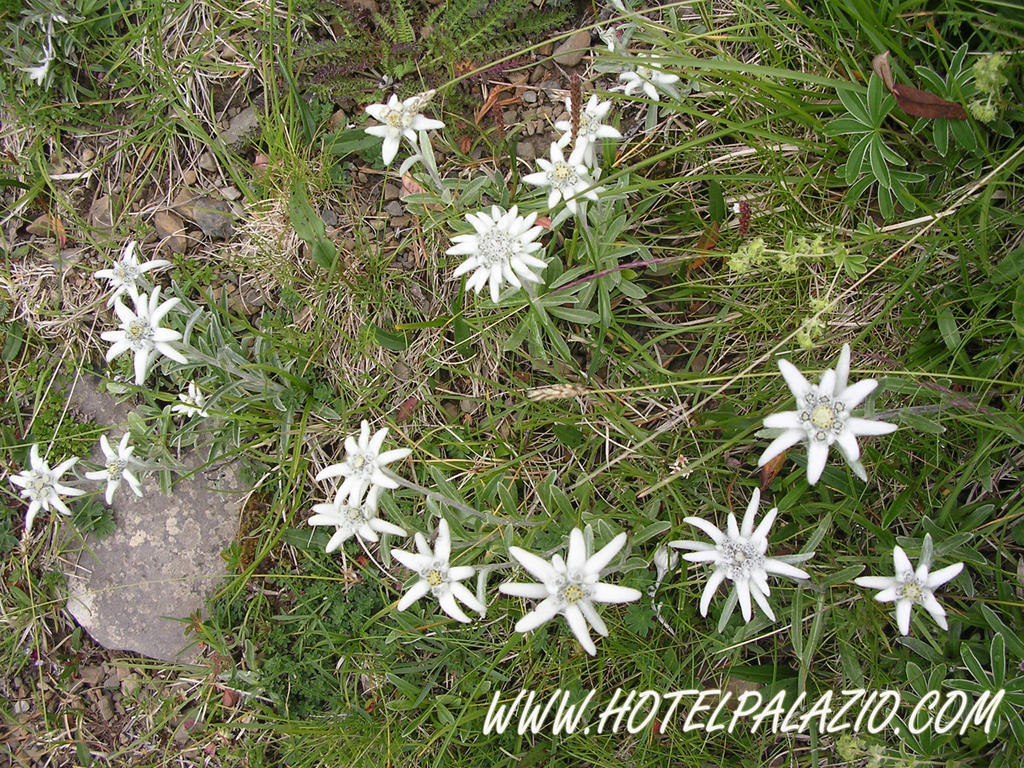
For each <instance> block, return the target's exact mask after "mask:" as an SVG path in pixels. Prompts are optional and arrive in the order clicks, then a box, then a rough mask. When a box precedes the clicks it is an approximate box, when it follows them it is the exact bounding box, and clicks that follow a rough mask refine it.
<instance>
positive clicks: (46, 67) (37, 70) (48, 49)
mask: <svg viewBox="0 0 1024 768" xmlns="http://www.w3.org/2000/svg"><path fill="white" fill-rule="evenodd" d="M51 35H52V30H51V28H50V27H49V25H48V26H47V30H46V40H45V42H44V43H43V51H42V53H43V58H42V61H40V62H39V64H37V65H36V66H34V67H19V69H20V70H21V71H22V72H25V73H27V74H28V76H29V79H30V80H31V81H32V82H34V83H35V84H36V85H38V86H39V87H40V88H42V87H43V85H44V84H45V83H46V76H47V75H48V74H49V73H50V64H52V63H53V59H54V53H53V39H52V37H51Z"/></svg>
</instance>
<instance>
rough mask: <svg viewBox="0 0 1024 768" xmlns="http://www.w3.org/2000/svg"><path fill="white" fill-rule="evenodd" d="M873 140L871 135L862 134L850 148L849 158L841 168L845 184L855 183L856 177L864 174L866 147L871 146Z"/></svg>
mask: <svg viewBox="0 0 1024 768" xmlns="http://www.w3.org/2000/svg"><path fill="white" fill-rule="evenodd" d="M873 138H874V135H873V134H870V133H867V134H864V135H863V136H862V137H861V138H860V139H858V140H857V143H856V144H854V145H853V146H852V147H851V148H850V156H849V157H847V158H846V164H845V165H844V166H843V175H844V176H845V177H846V183H847V184H853V183H854V182H856V181H857V177H858V176H860V175H861V174H862V173H863V172H864V162H865V160H866V157H867V152H868V147H869V146H871V143H872V140H873ZM858 196H859V195H858Z"/></svg>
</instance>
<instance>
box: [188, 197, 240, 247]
mask: <svg viewBox="0 0 1024 768" xmlns="http://www.w3.org/2000/svg"><path fill="white" fill-rule="evenodd" d="M187 215H188V217H189V218H190V219H192V221H194V222H195V223H196V224H198V225H199V228H200V229H201V230H203V234H205V235H206V236H207V237H209V238H212V239H214V240H227V239H228V238H230V237H231V235H233V234H234V232H235V220H234V214H233V213H232V212H231V206H230V205H228V203H227V201H226V200H220V199H218V198H216V197H209V196H206V197H200V198H198V199H197V200H195V201H193V202H192V204H191V205H190V206H189V209H188V214H187Z"/></svg>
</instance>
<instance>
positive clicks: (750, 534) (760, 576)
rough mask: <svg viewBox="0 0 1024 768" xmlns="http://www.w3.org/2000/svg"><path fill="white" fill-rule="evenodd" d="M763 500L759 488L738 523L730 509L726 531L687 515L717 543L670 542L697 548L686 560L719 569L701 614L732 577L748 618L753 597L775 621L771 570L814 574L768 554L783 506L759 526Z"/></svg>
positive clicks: (794, 574) (795, 576)
mask: <svg viewBox="0 0 1024 768" xmlns="http://www.w3.org/2000/svg"><path fill="white" fill-rule="evenodd" d="M760 503H761V491H760V490H758V489H757V488H755V489H754V495H753V496H751V498H750V503H749V504H748V505H747V511H746V514H744V515H743V524H742V525H740V526H737V525H736V516H735V515H734V514H732V513H731V512H730V513H729V517H728V520H727V522H728V524H727V526H726V530H725V531H724V532H723V531H721V530H719V529H718V528H716V527H715V526H714V525H712V524H711V523H709V522H708V521H707V520H702V519H701V518H699V517H687V518H685V520H684V521H683V522H686V523H689V524H690V525H692V526H695V527H697V528H700V529H701V530H702V531H704V533H706V534H707V535H708V536H710V537H711V541H713V542H714V543H713V544H708V543H706V542H702V541H670V542H669V546H670V547H675V548H676V549H689V550H693V551H691V552H687V553H686V554H685V555H683V559H684V560H688V561H689V562H691V563H711V564H713V565H714V568H715V569H714V570H713V571H712V572H711V576H709V577H708V583H707V586H705V587H704V593H703V594H702V595H701V598H700V615H701V616H707V615H708V606H709V605H710V604H711V598H712V597H713V596H714V594H715V590H717V589H718V587H719V585H720V584H721V583H722V582H723V581H725V580H726V579H728V580H729V581H731V582H732V583H733V586H734V587H735V588H736V594H737V597H739V601H740V611H741V612H742V613H743V620H744V621H747V622H749V621H750V619H751V616H752V615H753V611H752V610H751V603H750V598H751V597H753V598H754V602H756V603H757V604H758V605H759V606H760V607H761V610H762V611H764V612H765V615H767V616H768V618H769V619H771V620H772V621H775V613H774V612H773V611H772V607H771V605H769V604H768V595H769V594H771V592H770V590H769V588H768V574H769V573H774V574H776V575H778V576H785V577H787V578H790V579H808V578H810V576H808V574H807V572H806V571H803V570H801V569H800V568H797V567H795V566H793V565H791V564H790V563H788V562H786V559H787V558H786V557H780V558H776V557H768V531H770V530H771V527H772V523H774V522H775V517H776V515H778V513H779V510H778V509H776V508H774V507H773V508H772V509H770V510H769V511H768V514H766V515H765V516H764V518H763V519H762V520H761V522H760V524H759V525H758V526H757V527H756V528H755V527H754V517H755V515H756V514H757V508H758V505H759V504H760ZM790 557H792V556H790ZM800 557H801V558H803V559H805V560H806V559H809V558H810V555H801V556H800Z"/></svg>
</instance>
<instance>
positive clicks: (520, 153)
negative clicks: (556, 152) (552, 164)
mask: <svg viewBox="0 0 1024 768" xmlns="http://www.w3.org/2000/svg"><path fill="white" fill-rule="evenodd" d="M516 157H517V158H519V159H520V160H525V161H527V162H532V161H533V160H535V159H536V158H537V150H536V148H535V147H534V146H533V142H530V141H520V142H519V143H518V144H516Z"/></svg>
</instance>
